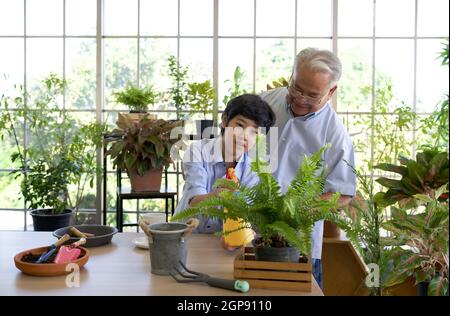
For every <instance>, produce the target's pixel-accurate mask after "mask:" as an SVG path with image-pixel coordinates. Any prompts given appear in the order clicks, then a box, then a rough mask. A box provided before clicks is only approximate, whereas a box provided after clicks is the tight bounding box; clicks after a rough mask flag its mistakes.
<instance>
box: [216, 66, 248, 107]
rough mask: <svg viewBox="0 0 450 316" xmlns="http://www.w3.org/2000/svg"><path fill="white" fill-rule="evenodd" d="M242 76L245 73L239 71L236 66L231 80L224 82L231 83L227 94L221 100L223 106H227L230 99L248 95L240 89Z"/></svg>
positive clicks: (239, 68)
mask: <svg viewBox="0 0 450 316" xmlns="http://www.w3.org/2000/svg"><path fill="white" fill-rule="evenodd" d="M244 75H245V73H244V72H243V71H242V70H241V67H239V66H236V68H235V69H234V72H233V79H232V80H229V79H227V80H225V81H224V83H231V87H229V88H228V94H227V95H225V96H224V97H223V100H222V102H223V104H224V105H225V106H227V104H228V102H229V101H230V100H231V99H234V98H235V97H237V96H240V95H241V94H244V93H248V92H247V90H245V89H244V88H243V87H242V80H243V78H244Z"/></svg>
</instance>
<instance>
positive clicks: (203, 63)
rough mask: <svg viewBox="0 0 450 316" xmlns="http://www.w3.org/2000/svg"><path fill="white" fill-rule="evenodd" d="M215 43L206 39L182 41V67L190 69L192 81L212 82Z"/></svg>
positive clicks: (186, 39) (184, 39)
mask: <svg viewBox="0 0 450 316" xmlns="http://www.w3.org/2000/svg"><path fill="white" fill-rule="evenodd" d="M212 58H213V41H212V39H204V38H183V39H181V40H180V62H181V65H187V66H188V67H189V75H190V76H189V77H190V81H198V82H200V81H205V80H208V79H209V80H212V65H213V60H212Z"/></svg>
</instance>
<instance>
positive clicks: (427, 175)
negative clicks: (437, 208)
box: [376, 149, 449, 208]
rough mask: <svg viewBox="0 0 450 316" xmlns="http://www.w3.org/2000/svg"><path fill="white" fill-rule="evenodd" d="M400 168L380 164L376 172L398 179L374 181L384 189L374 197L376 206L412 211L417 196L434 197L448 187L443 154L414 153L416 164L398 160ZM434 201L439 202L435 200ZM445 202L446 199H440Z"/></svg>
mask: <svg viewBox="0 0 450 316" xmlns="http://www.w3.org/2000/svg"><path fill="white" fill-rule="evenodd" d="M399 161H400V165H394V164H389V163H382V164H379V165H377V166H376V168H377V169H381V170H384V171H389V172H393V173H397V174H399V175H401V179H400V180H396V179H390V178H387V177H380V178H378V179H377V180H376V181H377V182H378V183H379V184H381V185H382V186H384V187H386V188H388V190H387V191H386V192H379V193H378V194H377V197H376V199H377V201H378V203H382V204H384V205H385V206H388V205H392V204H394V203H396V202H399V203H400V204H401V206H402V207H409V208H411V207H415V206H416V203H415V202H416V201H417V199H416V198H415V197H414V196H415V195H417V194H422V195H427V196H431V197H434V194H435V192H436V190H437V189H438V188H440V187H441V186H442V185H444V184H445V183H448V181H449V180H448V176H449V160H448V153H447V152H440V151H438V150H437V149H427V150H424V151H422V152H418V153H417V155H416V160H413V159H408V158H406V157H402V156H400V157H399ZM437 198H441V197H440V196H438V197H437ZM444 198H448V196H444Z"/></svg>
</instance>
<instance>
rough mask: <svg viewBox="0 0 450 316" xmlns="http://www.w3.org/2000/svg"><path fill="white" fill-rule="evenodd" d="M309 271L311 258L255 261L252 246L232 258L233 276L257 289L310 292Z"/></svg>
mask: <svg viewBox="0 0 450 316" xmlns="http://www.w3.org/2000/svg"><path fill="white" fill-rule="evenodd" d="M311 271H312V265H311V258H308V263H295V262H271V261H256V260H255V254H254V249H253V247H245V248H244V252H242V253H240V254H238V255H237V256H236V258H235V259H234V278H235V279H240V280H246V281H247V282H248V283H249V284H250V287H254V288H259V289H277V290H290V291H300V292H311V282H312V279H311V278H312V274H311Z"/></svg>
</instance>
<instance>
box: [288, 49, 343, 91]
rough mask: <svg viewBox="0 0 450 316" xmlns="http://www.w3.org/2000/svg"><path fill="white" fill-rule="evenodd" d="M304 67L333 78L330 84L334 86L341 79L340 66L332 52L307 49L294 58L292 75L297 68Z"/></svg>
mask: <svg viewBox="0 0 450 316" xmlns="http://www.w3.org/2000/svg"><path fill="white" fill-rule="evenodd" d="M302 65H306V66H308V67H309V68H310V69H312V70H313V71H318V72H325V73H329V74H331V75H332V76H333V78H332V79H331V81H330V85H331V84H336V83H337V82H338V81H339V79H340V78H341V73H342V64H341V61H340V60H339V58H338V57H337V56H336V55H335V54H333V53H332V52H330V51H328V50H324V49H317V48H313V47H308V48H305V49H303V50H302V51H301V52H300V53H298V54H297V56H295V61H294V68H293V70H292V75H294V73H295V71H296V70H297V69H298V67H300V66H302Z"/></svg>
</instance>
